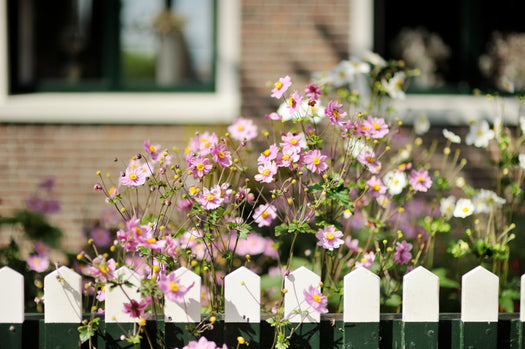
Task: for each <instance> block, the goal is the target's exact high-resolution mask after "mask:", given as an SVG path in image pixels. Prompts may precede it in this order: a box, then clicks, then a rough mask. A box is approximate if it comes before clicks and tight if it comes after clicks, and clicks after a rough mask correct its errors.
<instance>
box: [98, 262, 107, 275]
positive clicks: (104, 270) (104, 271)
mask: <svg viewBox="0 0 525 349" xmlns="http://www.w3.org/2000/svg"><path fill="white" fill-rule="evenodd" d="M98 270H100V272H101V273H103V274H107V273H108V272H109V268H108V266H107V265H105V264H102V265H101V266H100V267H98Z"/></svg>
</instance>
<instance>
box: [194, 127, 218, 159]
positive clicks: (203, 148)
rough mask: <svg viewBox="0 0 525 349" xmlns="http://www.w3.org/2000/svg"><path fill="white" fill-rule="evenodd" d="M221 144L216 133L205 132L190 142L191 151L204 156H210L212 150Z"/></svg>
mask: <svg viewBox="0 0 525 349" xmlns="http://www.w3.org/2000/svg"><path fill="white" fill-rule="evenodd" d="M218 142H219V138H218V137H217V135H216V134H215V133H209V132H204V133H203V134H198V135H197V136H195V137H193V138H192V139H191V140H190V145H189V148H190V151H192V152H194V153H197V154H200V155H202V156H205V155H208V154H209V153H210V151H211V149H212V148H213V147H214V146H215V145H216V144H217V143H218Z"/></svg>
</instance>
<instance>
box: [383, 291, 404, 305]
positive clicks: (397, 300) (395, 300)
mask: <svg viewBox="0 0 525 349" xmlns="http://www.w3.org/2000/svg"><path fill="white" fill-rule="evenodd" d="M385 305H387V306H389V307H393V308H397V307H399V306H400V305H401V297H400V296H399V295H398V294H393V295H391V296H390V297H388V298H387V300H386V301H385Z"/></svg>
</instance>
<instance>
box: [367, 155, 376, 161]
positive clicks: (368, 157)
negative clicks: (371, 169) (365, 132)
mask: <svg viewBox="0 0 525 349" xmlns="http://www.w3.org/2000/svg"><path fill="white" fill-rule="evenodd" d="M366 161H368V162H369V163H373V162H374V161H375V159H374V157H373V156H367V157H366Z"/></svg>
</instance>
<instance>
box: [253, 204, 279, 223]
mask: <svg viewBox="0 0 525 349" xmlns="http://www.w3.org/2000/svg"><path fill="white" fill-rule="evenodd" d="M276 217H277V209H276V207H275V206H274V205H271V204H263V205H260V206H258V207H257V208H256V209H255V210H254V211H253V219H254V220H255V223H257V224H258V225H259V227H264V226H267V227H269V226H270V225H271V224H272V221H273V220H274V219H275V218H276Z"/></svg>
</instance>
